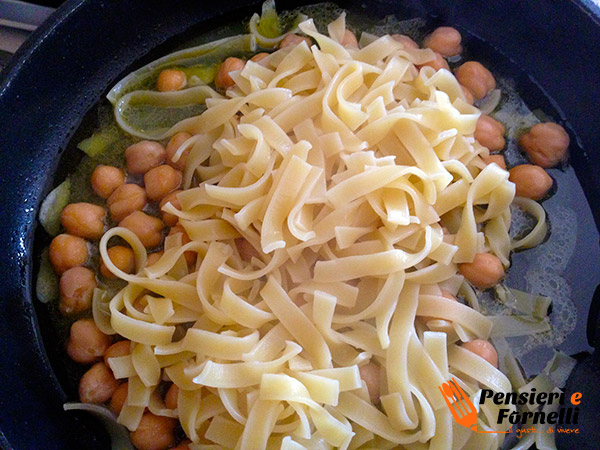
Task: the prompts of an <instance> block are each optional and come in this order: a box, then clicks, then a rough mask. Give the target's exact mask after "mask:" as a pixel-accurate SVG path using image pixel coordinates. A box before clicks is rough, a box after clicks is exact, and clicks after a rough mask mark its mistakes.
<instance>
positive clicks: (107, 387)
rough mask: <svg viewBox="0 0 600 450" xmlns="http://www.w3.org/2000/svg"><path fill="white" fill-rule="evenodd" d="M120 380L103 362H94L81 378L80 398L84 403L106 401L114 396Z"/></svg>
mask: <svg viewBox="0 0 600 450" xmlns="http://www.w3.org/2000/svg"><path fill="white" fill-rule="evenodd" d="M118 387H119V382H118V381H117V380H115V377H114V376H113V374H112V372H111V370H110V369H109V368H108V367H106V364H104V363H103V362H98V363H96V364H94V365H93V366H92V367H91V368H90V369H89V370H88V371H87V372H86V373H84V374H83V376H82V377H81V380H79V399H80V400H81V402H82V403H96V404H100V403H105V402H107V401H108V400H110V398H111V397H112V396H113V394H114V393H115V391H116V390H117V388H118Z"/></svg>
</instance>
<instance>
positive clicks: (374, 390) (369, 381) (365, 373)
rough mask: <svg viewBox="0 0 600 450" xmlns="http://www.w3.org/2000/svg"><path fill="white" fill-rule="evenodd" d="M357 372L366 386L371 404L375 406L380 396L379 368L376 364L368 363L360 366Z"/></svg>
mask: <svg viewBox="0 0 600 450" xmlns="http://www.w3.org/2000/svg"><path fill="white" fill-rule="evenodd" d="M358 371H359V372H360V377H361V378H362V379H363V380H364V382H365V384H366V385H367V390H368V391H369V398H370V399H371V403H373V404H374V405H376V404H377V403H379V396H380V395H381V367H379V364H377V363H376V362H374V361H370V362H368V363H367V364H365V365H364V366H360V367H359V368H358Z"/></svg>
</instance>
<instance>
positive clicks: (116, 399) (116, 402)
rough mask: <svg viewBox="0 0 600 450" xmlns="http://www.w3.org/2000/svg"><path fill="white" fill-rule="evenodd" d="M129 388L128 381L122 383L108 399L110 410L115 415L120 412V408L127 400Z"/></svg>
mask: <svg viewBox="0 0 600 450" xmlns="http://www.w3.org/2000/svg"><path fill="white" fill-rule="evenodd" d="M128 389H129V383H123V384H122V385H120V386H119V387H118V388H117V390H116V391H115V392H114V394H113V395H112V398H111V399H110V405H109V406H110V410H111V411H112V412H114V413H115V414H116V415H117V416H118V415H119V414H121V410H122V409H123V406H124V405H125V402H126V401H127V390H128Z"/></svg>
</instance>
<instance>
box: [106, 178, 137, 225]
mask: <svg viewBox="0 0 600 450" xmlns="http://www.w3.org/2000/svg"><path fill="white" fill-rule="evenodd" d="M106 205H107V206H108V210H109V211H110V216H111V217H112V218H113V220H114V221H115V222H120V221H121V220H123V219H124V218H125V217H127V216H128V215H129V214H131V213H132V212H134V211H141V210H142V209H144V206H146V191H145V190H144V188H143V187H141V186H138V185H137V184H131V183H127V184H123V185H121V186H119V187H118V188H117V189H116V190H115V192H113V193H112V194H111V196H110V197H108V200H106Z"/></svg>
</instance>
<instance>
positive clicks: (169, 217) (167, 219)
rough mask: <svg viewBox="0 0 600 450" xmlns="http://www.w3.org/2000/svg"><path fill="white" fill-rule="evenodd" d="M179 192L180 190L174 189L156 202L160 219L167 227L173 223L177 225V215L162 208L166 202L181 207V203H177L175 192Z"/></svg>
mask: <svg viewBox="0 0 600 450" xmlns="http://www.w3.org/2000/svg"><path fill="white" fill-rule="evenodd" d="M180 192H182V191H181V190H176V191H173V192H171V193H170V194H167V195H165V196H164V197H163V199H162V200H161V201H160V203H159V204H158V207H159V209H160V210H161V214H162V220H163V222H164V223H165V225H166V226H168V227H174V226H175V225H177V221H178V220H179V217H177V216H176V215H175V214H170V213H167V212H164V211H163V210H162V208H163V206H165V205H166V204H167V203H171V204H172V205H173V207H175V208H176V209H181V203H179V200H178V199H177V194H179V193H180Z"/></svg>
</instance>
